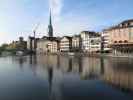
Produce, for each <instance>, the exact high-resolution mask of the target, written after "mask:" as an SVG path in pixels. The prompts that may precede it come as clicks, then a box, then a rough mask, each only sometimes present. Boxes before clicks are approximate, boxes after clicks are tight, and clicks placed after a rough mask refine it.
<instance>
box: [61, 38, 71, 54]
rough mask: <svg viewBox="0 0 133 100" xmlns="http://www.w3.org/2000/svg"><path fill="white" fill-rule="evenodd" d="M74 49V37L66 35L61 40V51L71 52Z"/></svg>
mask: <svg viewBox="0 0 133 100" xmlns="http://www.w3.org/2000/svg"><path fill="white" fill-rule="evenodd" d="M71 50H72V37H69V36H64V37H63V38H62V39H61V40H60V51H61V52H70V51H71Z"/></svg>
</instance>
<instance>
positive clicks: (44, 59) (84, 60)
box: [14, 55, 133, 94]
mask: <svg viewBox="0 0 133 100" xmlns="http://www.w3.org/2000/svg"><path fill="white" fill-rule="evenodd" d="M27 58H28V59H29V65H30V68H31V69H32V71H33V73H34V74H35V75H36V74H38V75H39V74H42V75H44V77H46V73H47V77H48V83H49V93H50V94H52V87H53V84H55V81H53V79H54V78H57V80H59V76H60V77H63V75H64V74H69V73H72V74H73V75H79V77H80V79H81V80H90V79H91V80H92V79H93V80H94V79H98V80H102V81H104V82H105V83H107V84H110V85H112V86H113V87H116V88H118V89H124V90H133V78H132V77H133V67H132V65H133V62H131V60H129V59H120V58H119V59H117V58H113V59H112V58H106V59H105V58H102V57H100V58H96V57H67V56H57V55H50V56H29V57H18V58H17V60H16V59H14V61H15V60H16V61H18V63H19V65H20V68H21V69H22V68H23V66H24V65H23V64H24V63H25V62H26V61H27V60H26V59H27ZM57 74H60V75H59V76H57ZM57 80H56V81H57Z"/></svg>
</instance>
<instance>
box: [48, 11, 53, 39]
mask: <svg viewBox="0 0 133 100" xmlns="http://www.w3.org/2000/svg"><path fill="white" fill-rule="evenodd" d="M48 36H49V37H53V26H52V17H51V9H50V16H49V25H48Z"/></svg>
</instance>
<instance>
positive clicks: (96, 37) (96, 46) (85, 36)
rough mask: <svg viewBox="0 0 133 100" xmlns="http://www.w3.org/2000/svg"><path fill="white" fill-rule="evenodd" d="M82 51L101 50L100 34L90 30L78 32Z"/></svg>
mask: <svg viewBox="0 0 133 100" xmlns="http://www.w3.org/2000/svg"><path fill="white" fill-rule="evenodd" d="M80 35H81V41H82V51H83V52H98V51H100V50H101V36H100V34H99V33H96V32H92V31H82V32H81V33H80Z"/></svg>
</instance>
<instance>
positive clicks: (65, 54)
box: [37, 52, 133, 58]
mask: <svg viewBox="0 0 133 100" xmlns="http://www.w3.org/2000/svg"><path fill="white" fill-rule="evenodd" d="M37 55H61V56H76V57H111V58H133V55H114V54H113V53H81V52H80V53H79V52H76V53H74V52H58V53H45V54H37Z"/></svg>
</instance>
